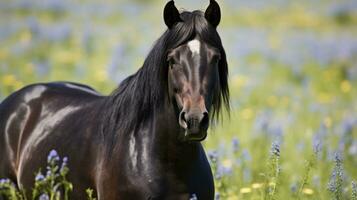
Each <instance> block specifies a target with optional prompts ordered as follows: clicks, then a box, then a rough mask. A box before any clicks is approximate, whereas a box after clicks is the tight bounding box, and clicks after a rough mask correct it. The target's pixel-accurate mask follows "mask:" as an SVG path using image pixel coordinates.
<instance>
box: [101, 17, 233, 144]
mask: <svg viewBox="0 0 357 200" xmlns="http://www.w3.org/2000/svg"><path fill="white" fill-rule="evenodd" d="M181 19H182V20H183V22H179V23H177V24H176V25H174V26H173V27H172V28H171V29H169V30H167V31H166V32H165V33H164V34H163V35H162V36H161V37H160V38H159V39H158V40H157V41H156V43H155V44H154V47H153V48H152V50H151V51H150V53H149V55H148V56H147V58H146V59H145V61H144V64H143V66H142V67H141V68H140V69H139V70H138V71H137V72H136V73H135V74H133V75H131V76H129V77H128V78H126V79H125V80H124V81H123V82H121V83H120V85H119V87H118V88H117V89H116V90H114V91H113V93H112V94H111V95H110V96H109V97H108V98H107V100H106V102H105V105H104V108H103V113H104V115H103V116H102V119H103V127H102V131H103V134H104V135H111V136H113V134H114V135H116V133H117V132H118V130H135V129H136V128H138V127H139V126H140V125H141V124H142V123H143V122H145V121H146V120H148V119H149V118H150V117H151V115H152V114H153V113H154V112H155V110H158V109H160V108H161V107H162V106H164V104H165V102H168V101H167V100H168V88H167V82H168V80H167V74H168V63H167V60H166V59H167V53H168V51H169V50H170V49H173V48H176V47H178V46H180V45H182V44H185V43H187V42H188V41H190V40H192V39H194V38H195V37H196V36H199V37H200V38H201V39H202V40H203V41H204V42H206V43H208V44H210V45H212V46H214V47H216V48H217V49H219V50H220V53H221V60H220V62H219V77H220V84H219V88H217V91H214V94H213V96H214V98H213V105H212V110H211V115H212V118H217V117H218V115H219V113H220V111H221V107H222V104H224V105H225V106H226V108H227V110H228V111H229V90H228V83H227V78H228V67H227V61H226V54H225V51H224V48H223V46H222V43H221V39H220V37H219V35H218V33H217V31H216V29H215V28H214V27H213V26H211V25H210V24H208V22H207V21H206V19H205V17H204V13H203V12H201V11H193V12H182V13H181ZM112 139H113V138H112V137H111V140H112ZM112 141H113V140H112Z"/></svg>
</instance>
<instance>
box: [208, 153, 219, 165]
mask: <svg viewBox="0 0 357 200" xmlns="http://www.w3.org/2000/svg"><path fill="white" fill-rule="evenodd" d="M208 158H209V159H210V161H211V162H212V163H217V161H218V152H217V151H210V152H208Z"/></svg>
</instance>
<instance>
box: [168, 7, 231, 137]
mask: <svg viewBox="0 0 357 200" xmlns="http://www.w3.org/2000/svg"><path fill="white" fill-rule="evenodd" d="M220 17H221V16H220V8H219V5H218V4H217V2H215V1H214V0H211V1H210V5H209V7H208V8H207V10H206V11H205V13H204V14H203V12H201V11H194V12H192V13H191V12H184V13H182V14H180V13H179V12H178V10H177V9H176V7H175V5H174V2H173V1H170V2H168V3H167V5H166V7H165V10H164V20H165V23H166V25H167V26H168V28H169V31H172V32H176V33H182V34H183V35H185V29H196V30H195V31H194V33H195V34H192V35H191V36H189V37H191V38H189V39H185V41H181V42H179V44H178V45H177V46H175V45H174V47H173V48H171V49H169V51H168V52H167V61H168V89H169V94H170V97H171V99H172V102H175V107H176V108H177V109H176V110H177V117H178V123H179V125H180V126H181V127H182V129H183V130H184V131H182V135H180V138H181V139H183V140H184V141H202V140H204V139H205V138H206V136H207V129H208V126H209V122H210V120H209V118H210V117H212V116H213V115H215V113H216V114H217V112H219V109H220V106H221V104H222V98H223V101H224V102H225V103H227V106H228V85H227V63H226V56H225V53H224V49H223V47H222V44H221V41H220V38H219V35H218V33H217V31H216V27H217V26H218V24H219V22H220ZM188 32H192V30H188ZM172 35H175V34H172ZM177 35H180V34H176V37H177Z"/></svg>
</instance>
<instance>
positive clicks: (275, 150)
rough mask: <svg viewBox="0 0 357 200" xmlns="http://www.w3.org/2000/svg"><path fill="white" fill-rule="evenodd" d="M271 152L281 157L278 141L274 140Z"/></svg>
mask: <svg viewBox="0 0 357 200" xmlns="http://www.w3.org/2000/svg"><path fill="white" fill-rule="evenodd" d="M270 153H271V155H274V156H277V157H280V145H279V144H278V143H276V142H274V143H273V144H272V145H271V149H270Z"/></svg>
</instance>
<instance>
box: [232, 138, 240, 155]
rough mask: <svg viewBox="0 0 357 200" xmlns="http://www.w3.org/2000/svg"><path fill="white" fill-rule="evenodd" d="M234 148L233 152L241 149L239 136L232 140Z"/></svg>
mask: <svg viewBox="0 0 357 200" xmlns="http://www.w3.org/2000/svg"><path fill="white" fill-rule="evenodd" d="M232 148H233V153H237V152H238V151H239V140H238V138H233V140H232Z"/></svg>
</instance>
